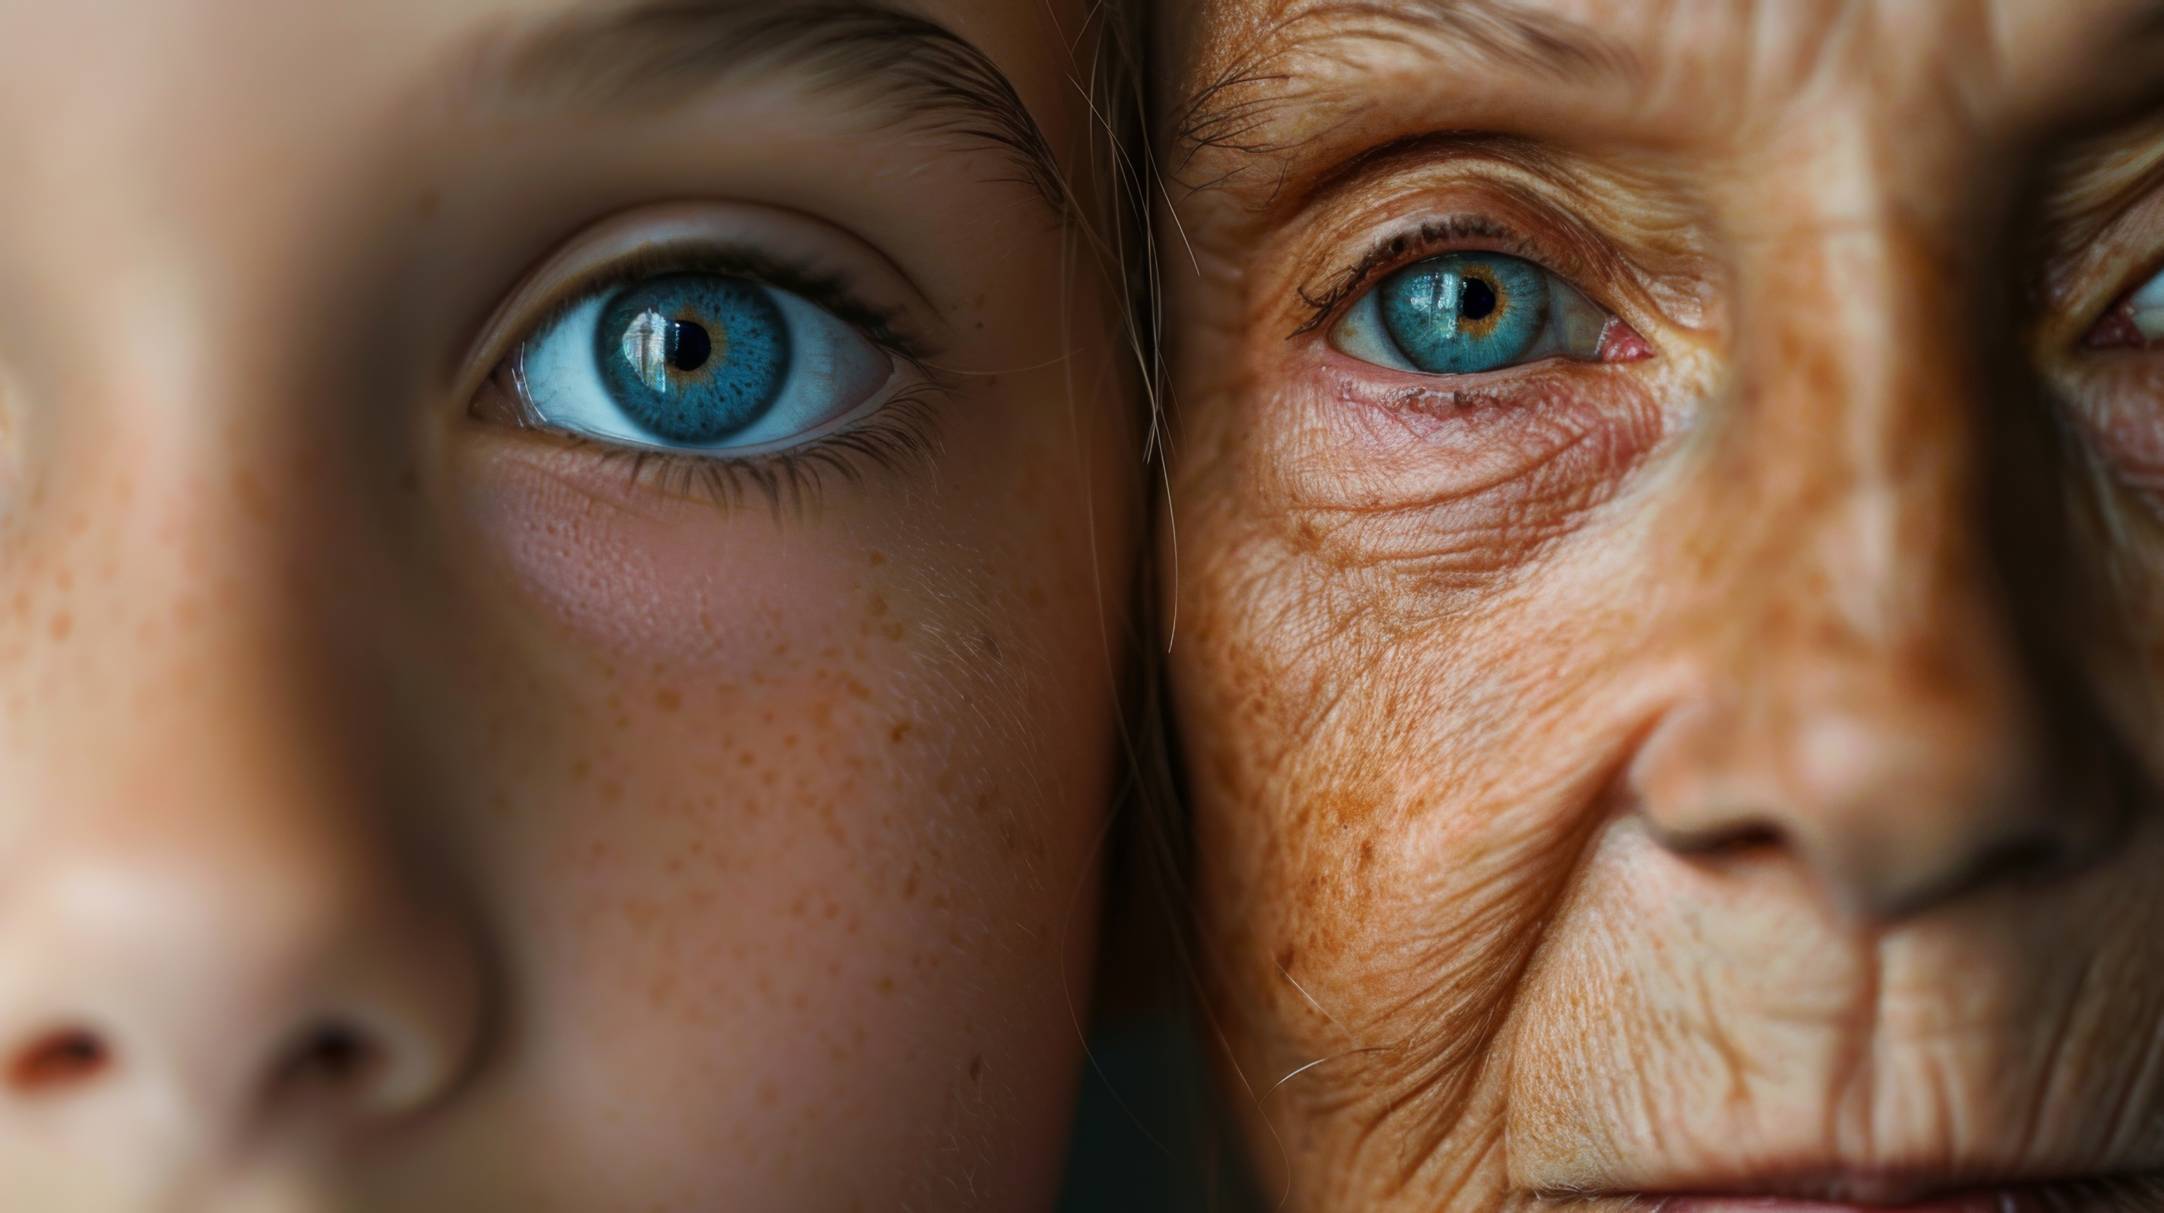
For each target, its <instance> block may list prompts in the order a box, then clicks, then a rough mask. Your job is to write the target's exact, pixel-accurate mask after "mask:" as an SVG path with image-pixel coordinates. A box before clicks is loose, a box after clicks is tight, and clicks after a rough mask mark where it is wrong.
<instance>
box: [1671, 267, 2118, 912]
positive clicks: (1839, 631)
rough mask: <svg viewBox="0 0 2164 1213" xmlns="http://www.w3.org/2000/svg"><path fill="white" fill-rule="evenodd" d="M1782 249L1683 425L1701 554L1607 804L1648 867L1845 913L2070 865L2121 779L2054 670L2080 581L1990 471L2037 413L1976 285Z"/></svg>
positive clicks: (2109, 827)
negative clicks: (1712, 876)
mask: <svg viewBox="0 0 2164 1213" xmlns="http://www.w3.org/2000/svg"><path fill="white" fill-rule="evenodd" d="M1784 248H1785V249H1787V250H1789V251H1791V252H1793V251H1794V250H1796V249H1804V250H1806V252H1807V254H1808V255H1807V256H1805V257H1803V258H1802V259H1803V260H1805V261H1808V262H1810V264H1811V268H1812V270H1813V272H1811V273H1808V274H1799V275H1792V276H1782V275H1780V274H1779V273H1777V272H1769V282H1768V291H1767V297H1766V298H1765V299H1762V300H1760V301H1759V303H1760V306H1759V308H1758V310H1757V316H1758V318H1759V320H1760V323H1761V325H1762V326H1763V328H1762V330H1761V331H1760V332H1758V333H1756V334H1753V335H1751V337H1750V338H1748V339H1746V340H1745V344H1746V345H1747V346H1748V347H1749V349H1748V350H1747V352H1746V353H1745V354H1744V355H1743V356H1742V359H1741V361H1742V368H1741V371H1740V373H1739V376H1738V380H1737V382H1736V384H1735V385H1734V386H1733V388H1732V390H1731V395H1730V397H1729V399H1727V400H1725V401H1724V402H1723V404H1724V406H1725V410H1724V413H1725V415H1724V416H1723V417H1722V418H1721V419H1720V420H1719V421H1718V422H1717V423H1716V425H1715V427H1714V429H1713V431H1712V432H1711V433H1709V434H1708V446H1707V458H1708V460H1709V464H1710V474H1709V475H1708V476H1706V477H1705V478H1704V479H1703V483H1702V491H1704V492H1706V493H1707V494H1708V495H1709V496H1710V497H1712V498H1714V500H1699V501H1694V502H1693V503H1692V506H1691V508H1692V509H1693V510H1694V511H1696V513H1697V516H1698V517H1700V518H1720V519H1723V520H1724V522H1723V528H1724V529H1723V533H1722V549H1723V550H1722V551H1721V555H1720V556H1719V557H1717V558H1716V560H1715V563H1716V564H1717V565H1718V568H1717V569H1716V571H1714V572H1712V573H1711V574H1710V575H1709V576H1708V578H1707V587H1708V588H1707V591H1706V593H1705V596H1704V598H1703V599H1702V600H1701V601H1699V602H1698V603H1697V605H1696V607H1695V608H1694V609H1692V610H1690V611H1689V619H1688V620H1687V622H1686V623H1685V625H1684V630H1686V631H1687V632H1688V633H1689V635H1690V640H1689V641H1688V642H1687V643H1685V644H1683V645H1681V646H1679V647H1680V648H1682V649H1683V650H1684V651H1688V652H1690V653H1692V654H1694V658H1693V660H1694V661H1695V663H1696V664H1695V665H1694V666H1693V667H1692V675H1693V676H1692V677H1691V678H1690V679H1689V680H1688V683H1689V687H1690V689H1689V691H1688V692H1687V694H1685V695H1684V696H1683V698H1682V699H1681V701H1680V702H1678V703H1677V704H1676V705H1675V706H1674V707H1673V709H1672V710H1670V711H1669V712H1668V713H1667V714H1666V715H1665V716H1664V717H1663V718H1662V719H1661V720H1660V721H1659V722H1658V723H1657V724H1656V725H1655V726H1654V728H1653V729H1652V730H1651V732H1650V733H1649V735H1648V736H1647V738H1646V740H1645V742H1644V744H1643V746H1642V747H1641V749H1640V751H1639V753H1638V755H1637V757H1636V759H1635V760H1634V762H1633V765H1632V767H1631V769H1630V771H1629V783H1630V790H1631V791H1632V793H1633V794H1634V795H1635V797H1636V801H1637V803H1638V804H1639V805H1640V806H1642V808H1643V811H1644V815H1645V819H1646V821H1647V823H1648V824H1649V826H1650V830H1651V833H1652V834H1653V836H1654V837H1655V838H1656V839H1658V840H1659V841H1660V842H1661V843H1662V844H1664V845H1665V846H1666V847H1668V848H1669V849H1670V850H1671V851H1673V852H1676V853H1678V854H1681V855H1686V856H1689V857H1690V858H1691V860H1692V861H1693V862H1694V863H1696V864H1698V865H1701V866H1708V867H1712V868H1714V869H1717V870H1719V871H1721V872H1724V873H1726V874H1728V875H1731V876H1734V877H1736V878H1738V879H1743V878H1745V874H1746V873H1751V872H1763V871H1765V870H1766V865H1764V864H1759V863H1753V862H1751V861H1752V860H1754V859H1762V858H1765V857H1767V856H1769V855H1776V854H1777V855H1781V856H1784V857H1785V858H1786V859H1788V860H1789V861H1791V862H1790V866H1792V867H1800V868H1801V869H1802V870H1803V871H1805V872H1806V873H1808V874H1809V875H1810V876H1811V877H1812V878H1813V880H1814V882H1815V883H1816V885H1817V886H1818V887H1819V888H1821V889H1822V890H1823V891H1824V893H1825V894H1826V896H1827V897H1828V899H1829V900H1830V901H1831V902H1832V903H1834V904H1835V905H1836V906H1837V907H1839V908H1840V909H1841V910H1843V911H1845V912H1847V913H1849V914H1851V915H1854V916H1858V917H1862V918H1866V919H1875V920H1891V919H1898V918H1902V917H1905V916H1909V915H1913V914H1918V913H1922V912H1924V911H1927V910H1930V909H1933V908H1934V907H1938V906H1941V905H1943V904H1945V903H1947V902H1949V901H1951V900H1953V899H1956V898H1959V897H1962V896H1963V895H1965V894H1969V893H1973V892H1977V891H1979V890H1983V889H1988V888H1996V887H2000V886H2002V885H2004V884H2006V883H2007V882H2009V881H2017V880H2024V879H2034V878H2041V877H2044V876H2048V875H2052V874H2064V873H2069V872H2071V871H2074V870H2076V869H2079V868H2080V867H2081V866H2082V865H2084V864H2085V863H2087V862H2088V861H2090V860H2092V859H2094V858H2096V857H2097V856H2098V855H2100V854H2101V853H2102V851H2103V848H2104V846H2105V843H2106V841H2107V840H2108V839H2109V838H2110V837H2111V836H2112V834H2113V832H2114V830H2115V828H2116V826H2117V825H2118V824H2119V822H2120V821H2121V819H2122V817H2123V809H2124V806H2125V805H2126V803H2127V802H2128V800H2129V793H2130V790H2131V788H2130V775H2129V771H2130V770H2131V768H2130V765H2129V764H2128V763H2127V762H2126V761H2125V760H2124V758H2123V754H2122V751H2120V750H2119V749H2118V747H2116V746H2115V745H2114V744H2113V743H2112V742H2111V740H2110V738H2111V730H2110V729H2108V728H2107V727H2105V726H2104V725H2103V724H2102V720H2101V717H2102V713H2101V711H2100V710H2098V709H2096V708H2095V707H2094V705H2093V704H2092V703H2091V702H2090V699H2091V698H2092V697H2091V696H2089V695H2088V694H2087V692H2085V691H2084V690H2083V689H2082V686H2081V678H2080V676H2079V675H2078V674H2076V673H2073V672H2072V671H2073V667H2074V666H2075V665H2077V664H2078V663H2076V662H2075V661H2073V660H2072V659H2071V658H2070V657H2067V656H2065V655H2064V654H2063V653H2062V650H2063V649H2065V648H2066V647H2067V646H2065V645H2064V644H2063V643H2061V641H2063V638H2064V635H2065V634H2066V633H2068V632H2069V631H2071V630H2073V629H2072V627H2071V626H2070V625H2069V623H2068V619H2069V617H2070V616H2069V612H2068V611H2067V610H2065V609H2062V608H2067V606H2068V601H2069V600H2070V595H2067V594H2066V591H2067V588H2068V587H2069V586H2072V585H2073V584H2074V583H2075V582H2076V581H2077V580H2078V579H2077V578H2075V577H2073V576H2071V575H2066V573H2067V571H2066V570H2065V569H2063V568H2059V567H2054V565H2053V564H2052V563H2051V555H2050V553H2051V552H2052V551H2053V550H2054V548H2056V550H2058V551H2059V552H2061V553H2063V552H2064V551H2065V550H2066V549H2067V548H2068V547H2070V546H2071V544H2072V540H2070V539H2069V538H2068V537H2067V535H2066V533H2065V532H2064V531H2063V530H2059V529H2057V528H2058V527H2059V524H2058V523H2056V522H2054V521H2052V519H2051V508H2050V506H2049V505H2048V504H2045V503H2047V502H2048V501H2049V500H2051V499H2053V494H2051V493H2049V492H2045V491H2042V490H2041V489H2038V490H2036V491H2034V492H2031V489H2032V488H2033V487H2034V486H2027V485H2025V484H2024V482H2023V477H2022V475H2017V474H2013V473H2012V472H2009V470H2008V465H2007V463H2006V461H2007V458H2008V451H2009V450H2010V449H2011V447H2012V445H2013V444H2016V443H2021V442H2026V441H2028V440H2029V439H2032V438H2033V439H2035V442H2034V444H2033V445H2030V446H2028V447H2027V448H2026V449H2025V450H2024V451H2022V452H2020V455H2019V460H2018V461H2016V462H2017V464H2018V466H2016V467H2014V469H2013V472H2020V471H2021V469H2023V468H2026V469H2028V470H2029V471H2031V472H2033V470H2034V469H2035V468H2036V466H2037V465H2038V463H2039V456H2038V454H2037V452H2039V451H2045V450H2049V449H2051V447H2050V446H2049V443H2048V435H2042V434H2033V433H2024V434H2018V436H2017V432H2018V431H2020V430H2021V429H2022V426H2023V424H2024V420H2023V419H2030V421H2031V422H2036V423H2037V428H2039V429H2040V428H2041V427H2042V424H2048V422H2043V421H2041V419H2044V418H2048V413H2047V411H2046V406H2045V405H2044V404H2043V403H2042V402H2039V401H2034V400H2008V399H2006V393H2005V391H2004V389H2003V388H2001V387H1999V385H2002V384H2006V383H2011V382H2018V381H2020V379H2021V373H2020V370H2019V368H2006V367H2000V366H1996V365H1993V359H1994V357H1995V356H1994V355H1993V354H1991V353H1990V352H1989V351H1980V350H1979V349H1978V348H1977V344H1978V343H1976V342H1975V341H1974V340H1973V334H1974V330H1975V329H1976V328H1977V327H1978V326H1979V319H1978V317H1977V316H1976V315H1975V311H1976V309H1975V305H1974V302H1973V300H1974V299H1975V298H1976V297H1979V296H1980V295H1982V294H1984V292H1975V291H1968V290H1966V289H1965V288H1964V287H1963V285H1962V283H1961V282H1960V281H1959V275H1958V274H1957V273H1952V272H1950V271H1949V269H1948V266H1947V264H1946V262H1945V259H1944V258H1943V256H1939V255H1935V254H1934V253H1932V252H1931V251H1929V249H1928V248H1927V247H1925V246H1923V245H1922V244H1921V243H1920V242H1918V241H1915V240H1909V239H1906V238H1904V236H1903V234H1902V233H1901V232H1899V231H1885V230H1877V229H1873V230H1864V231H1858V230H1857V229H1854V228H1851V229H1846V230H1844V231H1842V232H1840V233H1838V234H1836V235H1834V236H1830V237H1829V236H1826V235H1825V234H1823V233H1816V234H1805V235H1799V236H1798V237H1797V238H1796V239H1795V240H1794V241H1792V242H1789V243H1787V244H1785V245H1784ZM1842 317H1850V318H1854V320H1855V321H1856V322H1855V323H1848V324H1844V323H1840V322H1838V320H1837V318H1842ZM2017 492H2018V493H2024V494H2029V498H2025V499H2024V500H2023V501H2020V502H2012V501H2010V500H2008V499H2007V495H2008V494H2010V493H2017ZM2030 498H2033V499H2030ZM2054 633H2055V634H2056V637H2055V636H2054V635H2053V634H2054Z"/></svg>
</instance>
